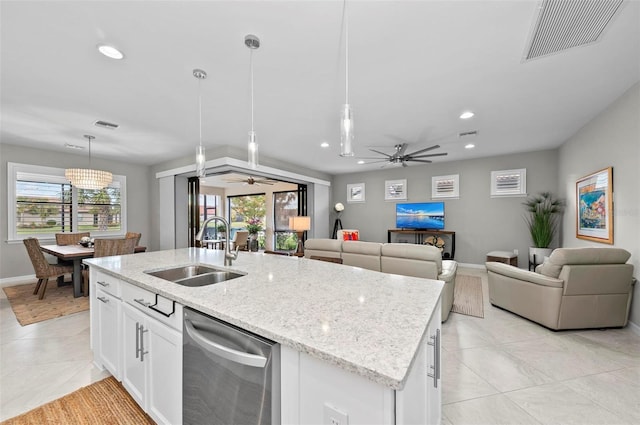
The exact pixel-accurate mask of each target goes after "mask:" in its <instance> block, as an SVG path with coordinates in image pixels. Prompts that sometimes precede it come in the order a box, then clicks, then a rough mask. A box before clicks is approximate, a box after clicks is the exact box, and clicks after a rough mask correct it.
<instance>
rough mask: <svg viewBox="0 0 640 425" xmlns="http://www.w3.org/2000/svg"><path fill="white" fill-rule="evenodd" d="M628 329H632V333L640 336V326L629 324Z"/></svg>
mask: <svg viewBox="0 0 640 425" xmlns="http://www.w3.org/2000/svg"><path fill="white" fill-rule="evenodd" d="M627 327H628V328H629V329H631V332H633V333H634V334H636V335H640V326H638V325H636V324H635V323H633V322H627Z"/></svg>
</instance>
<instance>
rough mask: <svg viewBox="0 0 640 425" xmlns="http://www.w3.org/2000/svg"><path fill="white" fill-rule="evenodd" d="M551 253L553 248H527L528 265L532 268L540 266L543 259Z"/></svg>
mask: <svg viewBox="0 0 640 425" xmlns="http://www.w3.org/2000/svg"><path fill="white" fill-rule="evenodd" d="M552 252H553V248H535V247H533V246H530V247H529V263H530V264H531V265H533V266H534V267H535V266H537V265H538V264H542V262H543V261H544V257H548V256H550V255H551V253H552Z"/></svg>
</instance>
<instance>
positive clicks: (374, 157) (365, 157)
mask: <svg viewBox="0 0 640 425" xmlns="http://www.w3.org/2000/svg"><path fill="white" fill-rule="evenodd" d="M355 159H384V160H385V161H388V159H387V158H380V157H379V156H359V157H357V158H355Z"/></svg>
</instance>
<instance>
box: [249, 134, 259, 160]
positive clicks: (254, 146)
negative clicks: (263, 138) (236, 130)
mask: <svg viewBox="0 0 640 425" xmlns="http://www.w3.org/2000/svg"><path fill="white" fill-rule="evenodd" d="M247 153H248V158H247V162H249V167H251V168H256V167H258V142H256V132H255V131H250V132H249V143H248V144H247Z"/></svg>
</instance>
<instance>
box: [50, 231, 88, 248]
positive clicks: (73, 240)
mask: <svg viewBox="0 0 640 425" xmlns="http://www.w3.org/2000/svg"><path fill="white" fill-rule="evenodd" d="M88 237H91V234H90V233H89V232H73V233H69V232H63V233H56V245H75V244H77V243H79V242H80V239H82V238H88Z"/></svg>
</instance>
